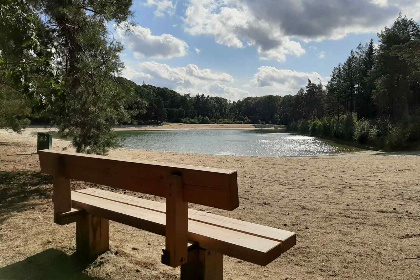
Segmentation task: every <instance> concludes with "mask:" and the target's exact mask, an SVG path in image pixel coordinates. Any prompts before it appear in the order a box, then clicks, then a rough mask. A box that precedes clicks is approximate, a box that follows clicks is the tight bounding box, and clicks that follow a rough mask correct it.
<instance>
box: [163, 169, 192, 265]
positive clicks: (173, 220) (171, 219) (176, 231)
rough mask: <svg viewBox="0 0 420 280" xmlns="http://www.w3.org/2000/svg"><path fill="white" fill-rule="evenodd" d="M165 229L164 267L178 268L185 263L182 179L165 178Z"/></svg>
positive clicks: (171, 176) (186, 236)
mask: <svg viewBox="0 0 420 280" xmlns="http://www.w3.org/2000/svg"><path fill="white" fill-rule="evenodd" d="M167 191H168V194H167V196H166V229H165V232H166V234H165V236H166V238H165V249H166V252H164V254H169V256H168V257H169V258H168V262H166V261H164V263H165V264H166V265H169V266H172V267H178V266H180V265H182V264H184V263H186V262H187V252H188V251H187V250H188V203H187V202H185V201H184V196H183V184H182V177H181V176H177V175H170V176H168V178H167Z"/></svg>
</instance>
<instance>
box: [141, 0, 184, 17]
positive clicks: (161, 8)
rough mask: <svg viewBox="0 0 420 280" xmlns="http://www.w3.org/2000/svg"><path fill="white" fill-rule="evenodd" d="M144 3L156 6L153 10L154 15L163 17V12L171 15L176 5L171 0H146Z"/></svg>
mask: <svg viewBox="0 0 420 280" xmlns="http://www.w3.org/2000/svg"><path fill="white" fill-rule="evenodd" d="M144 5H145V6H148V7H153V6H156V10H155V12H154V15H155V16H156V17H163V16H165V14H168V15H170V16H173V15H174V14H175V9H176V5H175V4H174V3H173V2H172V0H147V2H146V3H145V4H144Z"/></svg>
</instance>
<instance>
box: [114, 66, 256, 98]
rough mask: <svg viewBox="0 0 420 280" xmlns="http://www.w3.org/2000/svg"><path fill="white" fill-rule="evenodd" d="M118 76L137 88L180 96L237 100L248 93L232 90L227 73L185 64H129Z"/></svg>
mask: <svg viewBox="0 0 420 280" xmlns="http://www.w3.org/2000/svg"><path fill="white" fill-rule="evenodd" d="M122 76H124V77H125V78H127V79H130V80H132V81H134V82H136V83H138V84H141V83H142V82H143V81H144V82H146V83H150V84H152V85H155V86H160V87H167V88H170V89H173V90H176V91H178V92H179V93H182V94H187V93H191V94H197V93H200V94H201V93H202V94H208V95H212V96H221V97H224V98H227V99H230V100H237V99H241V98H244V97H247V96H249V92H248V91H246V90H244V89H240V88H235V87H234V86H232V84H233V83H234V79H233V77H232V76H231V75H229V74H227V73H217V72H214V71H212V70H211V69H201V68H199V67H198V66H197V65H194V64H189V65H187V66H184V67H171V66H169V65H167V64H164V63H158V62H155V61H150V62H142V63H138V64H133V63H132V62H129V63H126V66H125V69H124V70H123V72H122Z"/></svg>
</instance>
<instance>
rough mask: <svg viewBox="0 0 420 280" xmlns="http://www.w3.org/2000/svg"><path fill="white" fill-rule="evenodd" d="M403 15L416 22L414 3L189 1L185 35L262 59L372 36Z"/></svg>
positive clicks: (417, 4) (418, 5)
mask: <svg viewBox="0 0 420 280" xmlns="http://www.w3.org/2000/svg"><path fill="white" fill-rule="evenodd" d="M400 11H402V12H403V14H407V16H409V17H413V18H414V19H415V20H419V19H420V1H418V0H370V1H368V0H352V1H319V0H259V1H255V0H223V1H222V0H190V1H189V3H188V6H187V9H186V12H185V18H184V23H185V25H184V26H185V27H184V28H185V31H186V32H188V33H190V34H192V35H207V36H212V37H214V39H215V41H216V42H217V43H218V44H222V45H226V46H228V47H234V48H244V47H248V46H256V49H257V51H258V53H259V55H260V57H261V59H271V60H278V61H284V60H285V59H286V57H287V56H289V55H292V56H301V55H303V54H304V53H305V50H304V48H303V47H302V45H301V44H300V42H299V40H301V41H304V42H309V41H321V40H325V39H340V38H343V37H345V36H347V35H348V34H352V33H353V34H360V33H372V32H377V31H378V30H381V29H382V28H383V27H384V26H385V25H389V24H391V23H392V22H393V20H395V18H396V17H397V16H398V13H399V12H400Z"/></svg>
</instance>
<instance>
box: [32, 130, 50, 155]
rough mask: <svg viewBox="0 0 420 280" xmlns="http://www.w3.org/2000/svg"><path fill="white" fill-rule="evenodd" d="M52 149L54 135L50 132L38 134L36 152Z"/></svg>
mask: <svg viewBox="0 0 420 280" xmlns="http://www.w3.org/2000/svg"><path fill="white" fill-rule="evenodd" d="M51 147H52V135H51V133H48V132H38V138H37V143H36V151H37V152H38V151H39V150H46V149H51Z"/></svg>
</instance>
